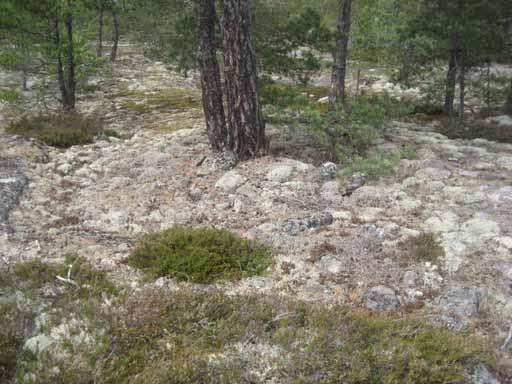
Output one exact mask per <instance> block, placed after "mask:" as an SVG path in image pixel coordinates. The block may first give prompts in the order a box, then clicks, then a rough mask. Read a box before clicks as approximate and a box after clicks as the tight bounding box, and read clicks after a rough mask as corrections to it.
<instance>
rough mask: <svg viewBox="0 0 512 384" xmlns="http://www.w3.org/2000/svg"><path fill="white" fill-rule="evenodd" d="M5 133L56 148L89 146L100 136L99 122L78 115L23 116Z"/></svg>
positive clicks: (100, 125) (101, 129)
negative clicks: (32, 139)
mask: <svg viewBox="0 0 512 384" xmlns="http://www.w3.org/2000/svg"><path fill="white" fill-rule="evenodd" d="M6 132H7V133H10V134H14V135H20V136H23V137H27V138H34V139H37V140H39V141H42V142H43V143H45V144H47V145H49V146H52V147H57V148H69V147H71V146H73V145H83V144H90V143H92V142H94V140H95V139H96V138H97V137H99V136H101V135H102V132H103V127H102V124H101V122H100V121H98V120H96V119H93V118H89V117H85V116H82V115H80V114H66V113H61V114H47V115H36V116H24V117H22V118H20V119H18V120H16V121H14V122H13V123H11V124H10V125H9V126H8V127H7V128H6Z"/></svg>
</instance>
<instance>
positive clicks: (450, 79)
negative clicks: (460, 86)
mask: <svg viewBox="0 0 512 384" xmlns="http://www.w3.org/2000/svg"><path fill="white" fill-rule="evenodd" d="M458 54H459V37H458V35H457V33H455V35H454V36H453V42H452V49H451V51H450V61H449V63H448V74H447V76H446V93H445V98H444V107H443V110H444V113H446V114H449V115H451V114H452V113H453V102H454V100H455V85H456V83H457V62H458Z"/></svg>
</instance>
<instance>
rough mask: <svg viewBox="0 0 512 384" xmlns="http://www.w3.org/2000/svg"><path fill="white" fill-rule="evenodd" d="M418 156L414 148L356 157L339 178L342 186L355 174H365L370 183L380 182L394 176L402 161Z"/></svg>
mask: <svg viewBox="0 0 512 384" xmlns="http://www.w3.org/2000/svg"><path fill="white" fill-rule="evenodd" d="M416 156H417V154H416V151H415V150H414V149H412V148H406V149H402V150H399V151H395V152H389V153H383V152H376V153H371V154H367V155H365V156H355V157H354V158H353V159H352V161H351V162H350V163H349V164H348V165H347V166H346V167H345V168H343V169H342V170H341V171H340V173H339V174H338V177H339V179H340V181H341V183H342V184H344V183H346V182H347V180H348V179H349V178H350V176H352V175H353V174H354V173H362V174H364V175H365V178H366V180H368V181H373V180H378V179H380V178H381V177H386V176H390V175H392V174H393V172H394V170H395V168H396V167H397V166H398V164H399V163H400V160H401V159H414V158H416Z"/></svg>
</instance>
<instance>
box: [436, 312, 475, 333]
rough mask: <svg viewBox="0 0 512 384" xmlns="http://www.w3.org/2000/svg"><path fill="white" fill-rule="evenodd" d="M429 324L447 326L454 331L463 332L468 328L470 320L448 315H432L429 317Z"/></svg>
mask: <svg viewBox="0 0 512 384" xmlns="http://www.w3.org/2000/svg"><path fill="white" fill-rule="evenodd" d="M427 321H428V323H429V324H431V325H433V326H434V327H443V328H447V329H449V330H450V331H453V332H462V331H465V330H467V329H468V327H469V321H467V320H466V319H459V318H455V317H452V316H447V315H431V316H429V317H428V318H427Z"/></svg>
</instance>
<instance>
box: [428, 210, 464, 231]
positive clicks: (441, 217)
mask: <svg viewBox="0 0 512 384" xmlns="http://www.w3.org/2000/svg"><path fill="white" fill-rule="evenodd" d="M458 219H459V218H458V216H457V215H456V214H455V213H453V212H451V211H445V212H438V213H437V214H436V216H432V217H430V218H429V219H427V220H426V221H425V223H423V225H422V229H423V230H424V231H425V232H432V233H441V232H451V231H455V230H456V229H457V227H458V224H457V223H458Z"/></svg>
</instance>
